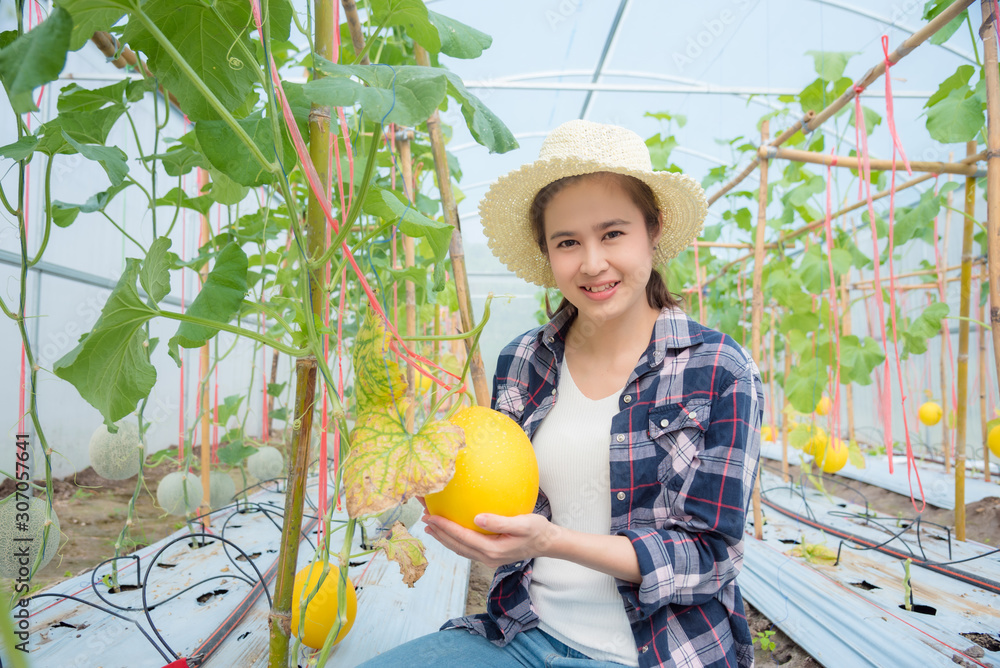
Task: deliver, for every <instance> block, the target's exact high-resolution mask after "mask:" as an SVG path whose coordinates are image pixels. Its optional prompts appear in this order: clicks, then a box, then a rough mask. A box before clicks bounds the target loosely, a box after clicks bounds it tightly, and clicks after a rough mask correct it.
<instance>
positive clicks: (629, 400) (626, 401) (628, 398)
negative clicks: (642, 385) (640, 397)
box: [622, 394, 632, 404]
mask: <svg viewBox="0 0 1000 668" xmlns="http://www.w3.org/2000/svg"><path fill="white" fill-rule="evenodd" d="M622 401H624V402H625V403H627V404H630V403H632V395H631V394H626V395H625V398H624V399H622Z"/></svg>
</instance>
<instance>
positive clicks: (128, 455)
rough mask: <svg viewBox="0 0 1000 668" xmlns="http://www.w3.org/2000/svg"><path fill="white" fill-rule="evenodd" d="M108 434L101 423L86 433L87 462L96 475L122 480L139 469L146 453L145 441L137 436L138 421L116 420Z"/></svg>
mask: <svg viewBox="0 0 1000 668" xmlns="http://www.w3.org/2000/svg"><path fill="white" fill-rule="evenodd" d="M115 424H116V425H117V426H118V433H116V434H112V433H110V432H109V431H108V428H107V427H106V426H104V425H103V424H102V425H101V426H99V427H98V428H97V429H95V430H94V434H93V435H92V436H91V437H90V465H91V466H93V467H94V470H95V471H96V472H97V475H99V476H101V477H102V478H107V479H108V480H125V479H126V478H131V477H132V476H134V475H135V474H137V473H138V472H139V467H140V465H141V463H142V460H143V458H144V457H145V456H146V444H145V443H144V442H143V441H142V440H141V439H140V438H139V425H137V424H135V423H134V422H117V423H115Z"/></svg>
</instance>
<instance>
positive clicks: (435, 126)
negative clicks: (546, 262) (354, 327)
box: [413, 44, 491, 406]
mask: <svg viewBox="0 0 1000 668" xmlns="http://www.w3.org/2000/svg"><path fill="white" fill-rule="evenodd" d="M413 55H414V56H415V57H416V59H417V65H420V66H421V67H429V66H430V57H429V56H428V55H427V51H425V50H424V48H423V47H421V46H420V45H419V44H415V45H414V47H413ZM427 133H428V134H429V135H430V137H431V152H432V153H433V155H434V171H435V173H436V174H437V180H438V188H439V189H440V191H441V208H442V209H444V219H445V221H446V222H447V223H448V224H449V225H451V226H452V228H453V229H454V231H453V232H452V233H451V248H450V253H449V254H450V255H451V267H452V270H453V271H454V272H455V287H456V289H457V293H458V311H459V314H460V315H461V318H462V332H470V331H472V330H473V329H474V328H475V326H476V323H475V319H474V318H473V314H472V295H470V294H469V275H468V273H467V272H466V270H465V249H464V248H463V245H462V226H461V223H460V222H459V220H458V205H457V204H456V202H455V194H454V193H453V192H452V190H451V173H450V172H449V171H448V154H447V152H446V151H445V148H444V135H443V134H442V132H441V118H440V116H439V114H438V112H437V110H436V109H435V110H434V113H433V114H431V117H430V118H428V119H427ZM465 349H466V352H467V353H468V355H469V356H470V357H471V358H472V361H471V363H470V365H469V370H470V372H471V374H472V386H473V389H474V390H475V395H476V403H478V404H479V405H480V406H489V405H490V395H491V391H490V387H489V383H488V382H487V379H486V368H485V367H484V366H483V356H482V354H481V353H480V351H479V348H476V349H473V348H472V339H471V338H466V339H465Z"/></svg>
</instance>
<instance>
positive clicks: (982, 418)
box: [976, 264, 990, 482]
mask: <svg viewBox="0 0 1000 668" xmlns="http://www.w3.org/2000/svg"><path fill="white" fill-rule="evenodd" d="M987 272H988V268H987V266H986V265H985V264H984V265H982V266H981V267H980V270H979V280H980V282H981V283H982V282H985V281H987V280H989V278H988V276H987ZM976 294H977V295H978V294H980V293H978V292H977V293H976ZM976 301H978V302H979V423H980V427H981V428H982V434H983V470H984V473H983V479H984V480H985V481H986V482H990V448H989V446H988V445H987V442H986V441H987V437H988V436H989V431H988V430H987V428H986V423H987V421H988V420H987V415H986V388H987V386H988V385H989V381H988V380H987V377H986V329H987V328H986V327H985V326H984V325H983V323H985V322H986V305H985V304H983V302H982V300H980V299H978V298H977V300H976Z"/></svg>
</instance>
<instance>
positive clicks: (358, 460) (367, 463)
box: [343, 404, 465, 517]
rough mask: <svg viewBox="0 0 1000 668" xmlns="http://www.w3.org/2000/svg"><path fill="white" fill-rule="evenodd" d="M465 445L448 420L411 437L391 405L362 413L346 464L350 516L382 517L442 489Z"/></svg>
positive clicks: (430, 424) (460, 435)
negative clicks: (369, 515) (396, 508)
mask: <svg viewBox="0 0 1000 668" xmlns="http://www.w3.org/2000/svg"><path fill="white" fill-rule="evenodd" d="M464 444H465V436H464V433H463V432H462V430H461V428H459V427H457V426H456V425H453V424H452V423H451V422H448V421H446V420H432V421H428V422H427V423H426V424H424V426H423V427H422V428H421V429H420V431H418V432H417V433H416V434H410V433H409V432H407V430H406V425H405V424H403V422H402V421H401V419H400V416H399V415H398V414H397V412H396V410H395V409H394V408H393V406H391V405H388V404H383V405H381V406H377V407H374V408H373V409H372V410H369V411H367V412H365V413H362V414H361V415H359V417H358V421H357V424H356V425H355V427H354V431H353V432H351V454H350V455H349V456H348V457H347V459H346V460H345V461H344V469H343V480H344V487H345V491H346V493H347V512H348V514H349V515H350V516H351V517H359V516H361V515H368V514H371V513H380V512H382V511H384V510H388V509H390V508H394V507H396V506H398V505H399V504H401V503H405V502H406V500H407V499H409V498H410V497H413V496H424V495H426V494H431V493H433V492H437V491H440V490H442V489H444V487H445V485H447V484H448V480H450V479H451V477H452V476H453V475H454V473H455V457H457V456H458V451H459V449H460V448H461V447H462V446H463V445H464Z"/></svg>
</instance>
